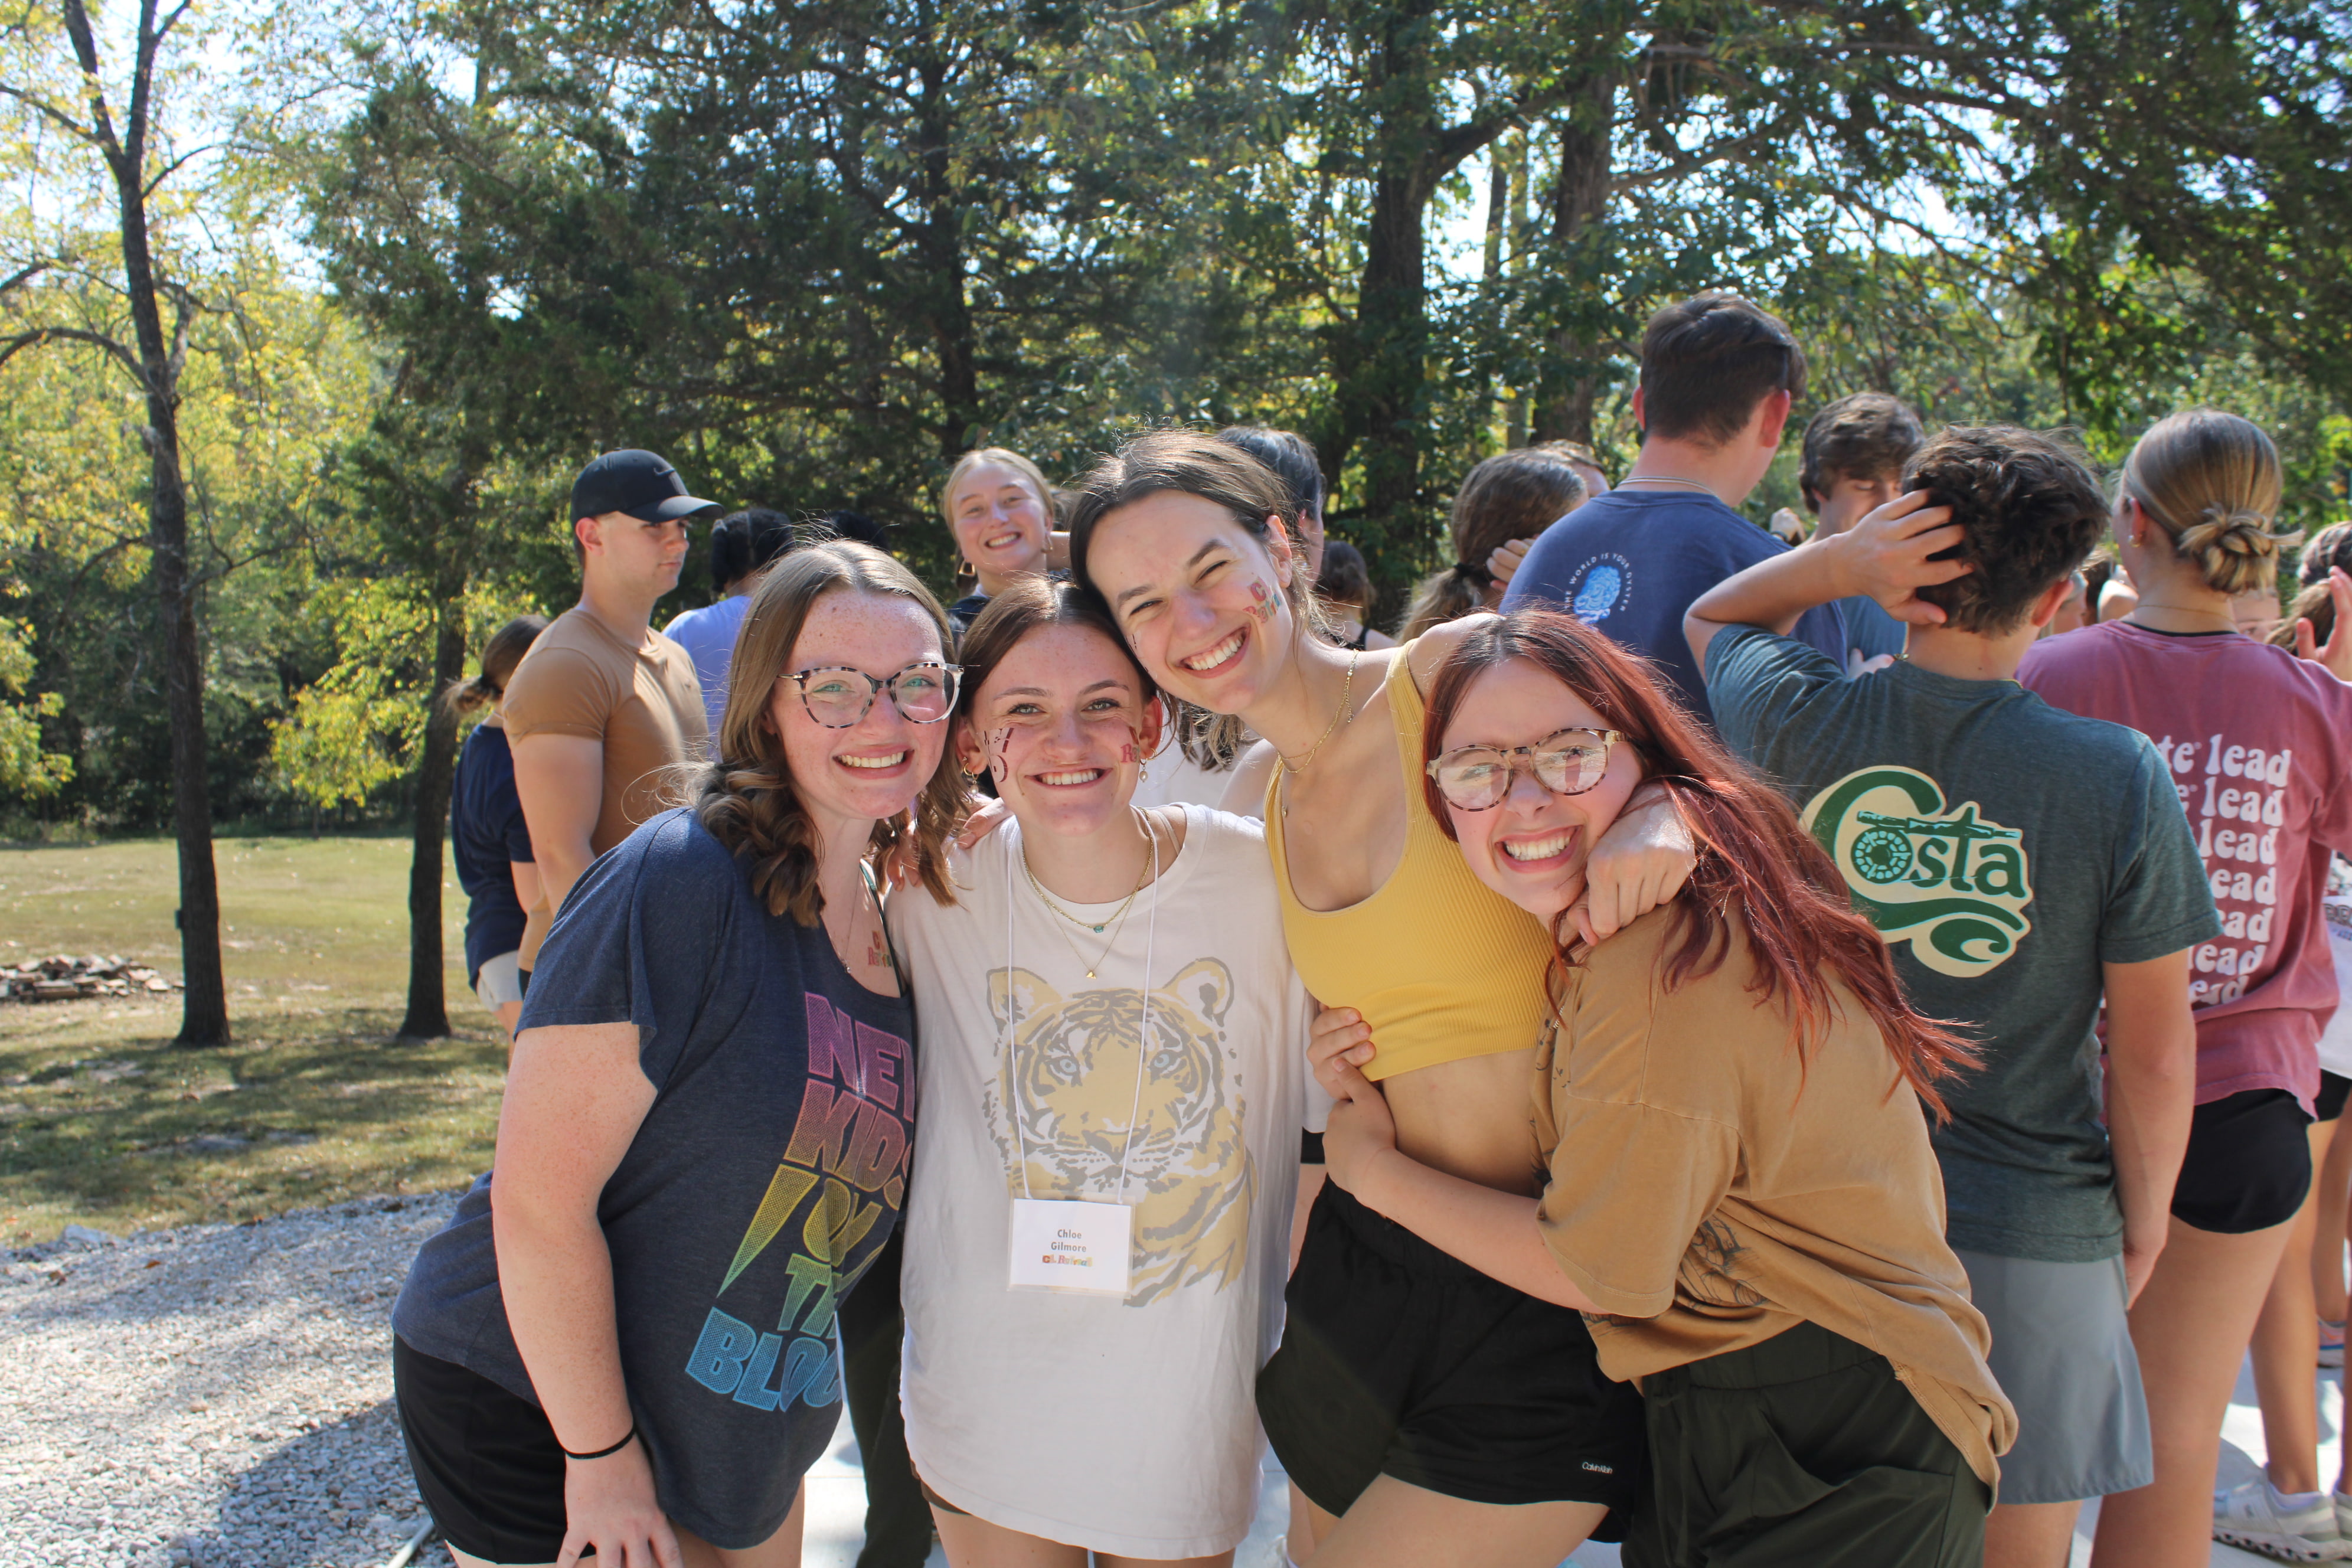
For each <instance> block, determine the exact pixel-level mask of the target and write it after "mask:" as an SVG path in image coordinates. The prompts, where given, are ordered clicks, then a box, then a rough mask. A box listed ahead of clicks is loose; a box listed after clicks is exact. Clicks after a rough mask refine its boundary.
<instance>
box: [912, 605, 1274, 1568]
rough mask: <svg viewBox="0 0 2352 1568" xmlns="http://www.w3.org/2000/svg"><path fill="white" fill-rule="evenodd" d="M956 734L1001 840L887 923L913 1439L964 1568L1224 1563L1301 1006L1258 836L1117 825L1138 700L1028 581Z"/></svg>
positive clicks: (1133, 681)
mask: <svg viewBox="0 0 2352 1568" xmlns="http://www.w3.org/2000/svg"><path fill="white" fill-rule="evenodd" d="M961 659H962V661H963V671H964V673H963V679H962V689H963V698H962V701H961V705H960V707H959V710H958V716H957V719H956V727H955V732H954V736H953V743H954V745H955V746H956V747H957V748H958V755H959V756H960V757H961V758H962V760H963V765H964V767H965V769H966V770H967V771H968V772H970V773H975V774H976V773H979V772H981V771H982V770H983V769H985V770H986V771H987V772H988V773H991V774H992V777H993V778H994V780H995V783H996V788H997V792H998V795H999V797H1000V798H1001V799H1002V800H1003V803H1004V805H1005V807H1006V809H1007V810H1008V812H1009V813H1010V816H1011V820H1010V821H1008V822H1006V823H1005V824H1004V825H1003V826H1002V827H1001V828H999V829H998V830H997V831H996V832H993V833H991V834H989V835H988V836H987V837H984V838H982V839H981V840H980V841H979V842H978V843H977V844H976V845H974V846H972V847H971V848H970V849H967V850H961V851H958V852H957V853H956V854H955V855H954V856H953V858H951V860H950V874H951V878H952V880H953V881H954V884H955V891H956V898H957V903H956V905H955V906H954V907H953V908H940V907H938V906H936V905H933V904H932V903H931V902H930V901H929V900H924V899H908V900H901V901H898V902H896V903H894V904H893V906H892V908H891V915H892V924H893V927H894V928H895V930H896V932H897V936H898V942H899V944H900V948H901V951H902V952H903V954H904V956H905V958H906V960H907V963H908V969H909V970H910V972H911V973H912V975H913V981H914V992H915V1008H916V1016H917V1018H918V1020H919V1026H920V1030H921V1044H920V1049H919V1062H920V1068H919V1075H920V1076H919V1095H918V1103H919V1105H920V1106H921V1108H922V1110H921V1114H920V1116H919V1119H918V1121H917V1131H916V1145H915V1155H914V1175H913V1184H912V1193H911V1195H910V1197H909V1200H908V1211H907V1219H906V1233H907V1256H906V1277H905V1284H904V1287H903V1289H904V1296H905V1301H906V1313H907V1339H906V1349H905V1363H904V1383H903V1396H904V1403H905V1408H906V1418H907V1445H908V1451H909V1453H910V1454H911V1455H912V1457H913V1459H914V1466H915V1470H916V1473H917V1474H918V1476H919V1477H920V1479H921V1480H922V1482H923V1486H924V1490H925V1493H926V1495H927V1496H929V1499H930V1501H931V1507H932V1512H933V1515H934V1517H935V1518H936V1519H937V1520H938V1522H939V1527H940V1539H941V1541H942V1542H944V1543H945V1545H946V1547H947V1553H948V1559H949V1561H950V1563H953V1564H955V1568H1010V1565H1012V1564H1015V1563H1018V1564H1022V1565H1024V1568H1063V1565H1066V1568H1085V1565H1086V1563H1087V1553H1088V1552H1093V1553H1095V1554H1096V1560H1097V1562H1099V1563H1142V1562H1153V1563H1171V1562H1174V1563H1192V1564H1201V1565H1202V1568H1222V1565H1224V1564H1228V1563H1231V1562H1232V1558H1233V1550H1234V1547H1235V1546H1236V1545H1238V1544H1239V1543H1240V1542H1241V1541H1242V1539H1243V1537H1244V1536H1245V1535H1246V1534H1247V1533H1248V1531H1249V1527H1250V1520H1251V1516H1252V1514H1253V1513H1254V1511H1255V1507H1256V1502H1257V1494H1258V1448H1259V1436H1258V1426H1257V1415H1256V1409H1255V1402H1254V1397H1253V1393H1252V1390H1253V1385H1254V1382H1255V1377H1256V1374H1257V1371H1258V1368H1259V1366H1260V1365H1261V1364H1263V1363H1264V1362H1265V1358H1266V1357H1267V1356H1268V1355H1269V1354H1270V1353H1272V1352H1273V1349H1274V1346H1275V1343H1276V1340H1277V1338H1278V1337H1279V1332H1280V1328H1281V1322H1282V1286H1283V1279H1284V1275H1285V1266H1286V1262H1287V1258H1288V1250H1287V1249H1288V1243H1289V1231H1290V1215H1291V1201H1292V1194H1293V1190H1294V1187H1295V1184H1296V1183H1297V1173H1298V1143H1299V1139H1298V1134H1299V1130H1300V1126H1301V1122H1302V1111H1303V1108H1304V1106H1305V1103H1306V1100H1307V1089H1306V1073H1305V1060H1306V1038H1307V1019H1308V1012H1307V995H1306V991H1305V988H1304V987H1303V986H1302V985H1301V984H1300V983H1299V981H1298V978H1297V974H1296V973H1295V972H1294V971H1293V970H1292V968H1291V966H1290V961H1289V957H1288V953H1287V951H1286V947H1285V945H1284V942H1283V936H1282V920H1281V912H1280V910H1279V908H1278V907H1277V905H1276V896H1275V889H1274V884H1273V874H1272V871H1271V869H1270V868H1269V863H1268V861H1267V859H1266V855H1265V838H1264V830H1263V829H1262V828H1261V827H1260V826H1258V825H1257V824H1256V823H1255V822H1252V821H1248V820H1246V819H1244V818H1242V817H1237V816H1227V815H1224V814H1223V813H1219V812H1214V811H1210V810H1208V809H1206V808H1204V807H1201V806H1194V805H1172V806H1163V807H1157V808H1154V809H1152V810H1150V811H1142V810H1138V809H1137V808H1136V807H1135V806H1134V805H1133V796H1134V794H1135V786H1136V775H1137V773H1138V769H1139V763H1140V762H1141V760H1142V759H1143V758H1144V757H1147V756H1149V755H1150V753H1151V752H1152V751H1153V749H1154V748H1155V747H1156V746H1157V745H1158V744H1159V743H1160V720H1159V705H1158V704H1157V703H1156V702H1154V701H1153V698H1154V696H1155V692H1154V689H1153V687H1152V685H1151V682H1150V678H1149V677H1147V676H1146V675H1145V674H1144V672H1143V671H1142V670H1141V669H1140V668H1139V667H1138V666H1137V665H1136V663H1135V661H1134V659H1133V658H1131V657H1130V656H1129V653H1128V651H1127V649H1126V647H1125V645H1124V644H1123V643H1122V642H1121V641H1120V639H1119V638H1118V636H1117V634H1116V632H1115V631H1114V630H1113V628H1112V626H1111V625H1110V623H1109V622H1108V619H1107V617H1106V616H1105V614H1104V612H1103V611H1102V610H1101V609H1100V608H1099V607H1097V605H1096V604H1095V603H1094V602H1093V600H1091V599H1090V598H1089V597H1088V596H1087V595H1085V594H1084V593H1083V592H1082V591H1081V590H1079V589H1077V588H1076V587H1075V586H1072V585H1070V584H1056V583H1048V582H1045V581H1044V580H1042V579H1031V580H1029V581H1026V582H1023V583H1019V584H1015V585H1014V586H1013V587H1010V588H1007V589H1004V590H1003V591H1001V592H1000V593H998V594H997V595H996V596H995V597H994V598H992V600H990V602H989V605H988V607H987V608H986V609H984V610H983V611H982V612H981V614H980V616H978V618H976V619H975V620H974V621H973V622H972V625H971V628H970V629H969V630H968V631H966V633H965V634H964V637H963V642H962V645H961Z"/></svg>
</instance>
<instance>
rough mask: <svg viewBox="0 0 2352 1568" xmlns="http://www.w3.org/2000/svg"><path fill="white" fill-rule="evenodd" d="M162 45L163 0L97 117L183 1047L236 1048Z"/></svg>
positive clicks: (80, 12)
mask: <svg viewBox="0 0 2352 1568" xmlns="http://www.w3.org/2000/svg"><path fill="white" fill-rule="evenodd" d="M65 21H66V27H67V31H68V35H69V37H71V40H72V43H73V46H74V53H75V55H76V57H77V58H79V62H80V64H81V68H82V71H83V73H84V75H85V77H86V78H89V79H92V80H95V79H96V77H97V75H98V63H99V62H98V49H97V44H96V40H95V38H94V37H93V35H92V32H91V29H90V25H89V14H88V12H87V11H86V10H85V8H84V6H83V5H82V0H66V5H65ZM161 43H162V38H161V36H160V35H159V34H158V33H157V31H156V27H155V7H154V4H153V0H145V3H144V4H142V5H141V7H140V17H139V35H138V53H139V70H138V80H139V82H140V84H141V85H140V86H138V87H135V88H134V89H132V93H131V105H130V110H129V112H128V114H127V116H126V117H125V120H124V123H123V127H122V136H121V142H119V143H114V142H113V138H112V134H111V129H110V121H109V120H108V118H107V117H106V112H105V108H104V105H103V103H102V101H100V103H98V104H97V105H96V106H95V108H96V114H95V118H96V120H97V123H98V127H99V129H100V132H102V133H103V135H104V139H105V142H106V143H108V144H107V145H106V146H105V153H106V159H107V163H108V165H109V172H110V174H112V175H113V177H114V194H115V204H116V207H117V209H118V211H119V212H120V214H121V220H122V282H123V289H124V293H125V295H126V296H127V298H128V300H129V301H130V305H131V330H132V332H133V334H134V336H135V340H136V342H137V345H138V351H139V369H140V379H141V381H142V383H143V385H142V388H141V390H142V392H143V393H144V394H145V396H146V403H147V427H146V429H145V430H143V431H142V433H141V435H142V438H143V440H144V441H145V443H146V447H147V456H148V464H149V485H150V489H149V490H148V496H147V542H148V547H149V549H150V550H152V552H153V554H154V565H153V573H154V580H155V592H156V597H157V599H158V601H159V604H160V607H161V609H162V611H163V694H164V704H165V707H166V708H167V710H169V712H170V715H171V724H172V822H173V832H174V834H175V835H176V837H178V839H179V845H180V912H179V922H180V969H181V973H182V975H183V977H184V981H185V984H186V986H187V989H186V990H185V991H184V993H183V994H182V996H181V1012H180V1033H179V1037H178V1038H177V1039H175V1040H174V1041H173V1044H175V1045H182V1046H225V1045H227V1044H228V1043H229V1028H228V985H227V981H226V977H225V976H224V975H223V974H222V973H221V945H220V881H219V878H218V876H217V874H216V873H215V870H214V867H213V809H212V793H211V788H210V784H209V781H208V779H207V776H206V773H205V765H206V763H207V761H208V758H207V756H206V752H207V749H208V748H207V747H206V746H205V670H204V658H203V652H202V649H201V647H200V646H199V641H198V638H197V635H196V584H195V574H194V571H193V569H192V567H191V564H190V562H189V559H188V494H187V489H186V487H185V485H184V483H183V482H182V479H181V475H180V359H181V356H182V355H183V354H184V353H186V343H185V341H184V332H185V331H186V320H185V312H186V310H187V308H188V307H187V306H186V305H185V304H184V303H183V304H182V306H181V308H180V309H181V321H180V322H179V327H178V331H175V333H174V334H173V341H172V342H168V343H167V342H165V339H164V336H163V310H162V309H161V307H160V306H159V304H158V303H157V300H156V285H155V263H154V258H153V254H152V250H151V249H150V247H149V244H148V236H147V189H146V186H147V157H146V149H147V120H148V116H149V114H150V112H151V111H152V99H151V98H150V97H149V96H148V91H147V89H146V84H147V83H148V82H150V81H152V73H153V70H154V57H155V53H156V50H157V48H158V47H159V46H160V45H161Z"/></svg>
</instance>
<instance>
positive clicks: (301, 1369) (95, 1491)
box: [0, 1193, 455, 1568]
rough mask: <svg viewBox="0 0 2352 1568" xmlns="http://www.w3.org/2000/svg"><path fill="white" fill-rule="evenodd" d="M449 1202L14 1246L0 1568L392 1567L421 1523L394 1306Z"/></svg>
mask: <svg viewBox="0 0 2352 1568" xmlns="http://www.w3.org/2000/svg"><path fill="white" fill-rule="evenodd" d="M454 1201H455V1194H440V1193H436V1194H426V1195H423V1196H411V1197H405V1198H398V1197H395V1198H380V1199H371V1200H367V1201H364V1202H360V1203H352V1204H343V1205H337V1206H336V1207H334V1208H331V1209H320V1210H310V1211H308V1212H304V1213H298V1214H291V1215H284V1216H281V1217H279V1218H277V1219H272V1220H266V1221H263V1222H261V1223H259V1224H257V1225H248V1226H236V1225H228V1226H191V1227H189V1228H187V1229H184V1230H177V1231H162V1232H154V1233H151V1234H146V1235H138V1236H132V1237H127V1238H123V1239H121V1240H119V1241H117V1240H113V1239H112V1238H101V1237H99V1235H98V1233H96V1232H82V1231H79V1227H76V1228H75V1229H73V1230H69V1231H68V1234H67V1238H66V1239H65V1240H63V1241H61V1242H54V1243H50V1244H47V1245H46V1246H44V1247H36V1248H30V1249H26V1250H24V1251H19V1252H16V1253H15V1254H13V1255H5V1256H8V1257H9V1258H10V1260H9V1261H7V1262H5V1264H0V1500H5V1501H0V1568H36V1565H38V1568H52V1565H59V1568H61V1565H65V1564H83V1563H87V1564H93V1565H95V1564H106V1565H109V1568H113V1565H116V1564H123V1565H130V1568H379V1565H381V1564H382V1563H384V1562H385V1561H386V1560H387V1559H388V1558H389V1557H390V1556H391V1555H392V1554H393V1552H395V1551H396V1550H398V1548H399V1546H400V1544H401V1542H404V1540H406V1539H407V1537H408V1536H409V1535H410V1533H412V1532H413V1531H415V1528H416V1527H417V1526H418V1525H419V1524H421V1523H423V1522H424V1517H425V1513H424V1509H423V1507H422V1505H420V1504H419V1503H418V1501H417V1500H416V1492H415V1487H414V1485H413V1484H412V1483H411V1481H410V1479H409V1475H408V1462H407V1460H406V1459H405V1458H404V1457H403V1455H402V1453H401V1447H400V1431H399V1426H398V1424H397V1423H396V1422H395V1420H394V1416H393V1411H392V1359H391V1343H392V1325H391V1315H392V1302H393V1298H394V1296H396V1295H397V1294H398V1293H399V1290H400V1283H401V1280H402V1279H403V1278H404V1276H405V1275H406V1274H407V1271H408V1264H409V1260H410V1258H413V1257H415V1252H416V1248H417V1246H418V1244H419V1243H420V1242H422V1241H423V1240H424V1238H425V1237H426V1236H428V1235H430V1234H431V1233H432V1232H433V1230H434V1229H435V1228H436V1227H437V1226H439V1225H440V1224H441V1223H442V1221H443V1220H444V1219H445V1218H446V1216H447V1215H448V1213H449V1209H450V1206H451V1205H452V1204H453V1203H454ZM431 1560H437V1561H439V1562H442V1563H446V1561H447V1559H446V1556H443V1555H442V1554H441V1553H440V1552H438V1551H437V1550H436V1551H435V1552H433V1553H432V1556H431V1558H430V1559H428V1561H431Z"/></svg>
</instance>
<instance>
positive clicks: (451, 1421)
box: [392, 1334, 564, 1563]
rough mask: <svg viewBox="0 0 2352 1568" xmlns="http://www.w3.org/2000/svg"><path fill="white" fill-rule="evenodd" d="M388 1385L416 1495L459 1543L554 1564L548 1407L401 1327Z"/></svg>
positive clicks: (559, 1453)
mask: <svg viewBox="0 0 2352 1568" xmlns="http://www.w3.org/2000/svg"><path fill="white" fill-rule="evenodd" d="M392 1388H393V1395H394V1399H395V1400H396V1401H397V1403H398V1405H399V1408H400V1435H401V1436H402V1438H403V1439H404V1441H405V1442H406V1444H407V1446H408V1468H410V1469H412V1470H414V1471H415V1473H416V1490H417V1494H418V1495H419V1496H421V1497H422V1498H424V1500H425V1510H426V1511H428V1512H430V1513H431V1514H432V1515H433V1521H434V1522H435V1523H436V1524H437V1525H439V1526H440V1527H441V1535H442V1538H443V1539H444V1540H446V1541H447V1542H449V1544H450V1545H452V1546H454V1547H456V1548H457V1550H458V1551H460V1552H467V1553H468V1554H470V1555H472V1556H475V1557H480V1558H485V1559H487V1560H488V1561H489V1562H492V1563H552V1562H554V1561H555V1558H556V1554H557V1553H558V1552H562V1550H563V1524H564V1512H563V1446H562V1444H561V1443H558V1442H557V1441H556V1440H555V1428H554V1427H553V1426H550V1425H549V1424H548V1419H547V1415H546V1413H545V1412H543V1411H541V1409H540V1407H539V1406H538V1405H533V1404H532V1403H531V1402H530V1400H528V1399H521V1398H518V1397H517V1396H515V1395H514V1394H509V1392H507V1390H505V1389H503V1388H501V1387H499V1385H498V1384H495V1383H492V1382H491V1381H490V1380H489V1379H488V1378H487V1377H484V1376H483V1375H482V1374H481V1373H478V1372H475V1371H473V1370H472V1369H471V1368H468V1367H462V1366H459V1365H458V1364H457V1363H455V1362H447V1361H439V1360H436V1359H435V1358H434V1357H432V1356H429V1355H426V1354H425V1352H422V1351H420V1350H417V1349H415V1347H414V1346H412V1345H410V1344H409V1342H407V1341H406V1340H404V1339H402V1338H400V1337H399V1336H398V1335H396V1334H395V1335H394V1336H393V1341H392Z"/></svg>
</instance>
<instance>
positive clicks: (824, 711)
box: [776, 659, 963, 730]
mask: <svg viewBox="0 0 2352 1568" xmlns="http://www.w3.org/2000/svg"><path fill="white" fill-rule="evenodd" d="M776 679H778V680H789V681H792V682H793V684H795V685H797V686H798V687H799V688H800V689H801V706H803V708H806V709H807V710H808V716H809V717H810V718H812V719H814V720H815V721H817V722H818V723H820V724H822V725H824V727H825V728H826V729H828V730H846V729H848V728H849V727H850V726H851V725H853V724H856V723H857V722H858V721H860V720H862V719H864V718H865V717H866V714H867V713H869V712H871V711H872V710H873V708H874V699H875V698H876V697H877V696H879V695H880V694H881V693H882V692H884V691H887V692H889V694H890V701H891V703H892V705H893V706H895V707H896V708H897V709H898V712H899V714H900V715H901V716H902V717H904V718H905V719H906V720H907V721H908V722H909V723H912V724H936V723H938V722H939V721H940V720H942V719H944V718H946V717H947V716H948V715H949V714H950V713H952V712H954V711H955V700H956V687H957V686H958V684H959V683H960V682H961V680H962V679H963V670H962V669H961V668H959V667H958V666H956V665H952V664H941V663H940V662H939V661H938V660H936V659H926V660H924V661H922V662H920V663H918V664H910V665H908V667H907V668H904V669H902V670H900V671H899V672H898V674H896V675H894V676H891V677H889V678H888V679H882V678H880V677H878V676H872V675H868V674H866V672H865V671H864V670H862V669H855V668H851V667H849V666H848V665H845V664H828V665H821V666H819V667H818V668H814V669H803V670H802V671H801V672H800V673H799V674H797V675H780V676H778V677H776Z"/></svg>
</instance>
